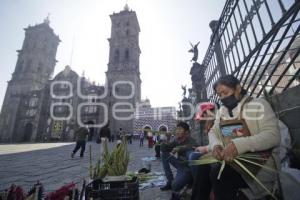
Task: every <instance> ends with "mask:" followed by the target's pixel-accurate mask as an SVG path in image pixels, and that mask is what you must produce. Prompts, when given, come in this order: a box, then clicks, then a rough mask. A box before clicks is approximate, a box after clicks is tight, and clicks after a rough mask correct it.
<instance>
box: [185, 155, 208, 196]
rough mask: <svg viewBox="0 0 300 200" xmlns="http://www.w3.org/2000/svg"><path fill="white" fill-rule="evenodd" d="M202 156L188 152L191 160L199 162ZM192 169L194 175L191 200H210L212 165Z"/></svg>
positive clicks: (192, 167)
mask: <svg viewBox="0 0 300 200" xmlns="http://www.w3.org/2000/svg"><path fill="white" fill-rule="evenodd" d="M201 155H202V154H201V153H199V152H191V153H190V152H188V158H189V160H198V159H199V158H200V157H201ZM190 168H191V172H192V175H193V190H192V197H191V200H210V192H211V184H210V178H209V173H210V165H192V166H190Z"/></svg>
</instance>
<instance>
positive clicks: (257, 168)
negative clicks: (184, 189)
mask: <svg viewBox="0 0 300 200" xmlns="http://www.w3.org/2000/svg"><path fill="white" fill-rule="evenodd" d="M214 90H215V92H216V93H217V95H218V96H219V99H220V101H221V102H222V104H223V105H222V106H221V107H220V109H219V111H218V113H217V115H216V119H215V122H214V126H213V127H212V129H211V130H210V132H209V134H208V135H209V143H210V149H211V150H212V155H213V156H214V157H215V158H216V159H217V160H219V161H220V162H218V163H216V164H213V165H212V166H211V171H210V179H211V183H212V188H213V191H214V194H215V199H216V200H233V199H236V198H237V192H238V190H239V189H240V188H244V187H248V188H250V189H251V190H252V192H257V194H262V193H264V191H266V190H267V191H270V190H269V189H270V188H271V186H272V185H273V182H274V179H276V176H274V174H271V173H267V172H266V170H262V166H268V167H270V168H272V169H275V166H276V165H275V160H276V159H274V157H277V155H276V153H275V151H273V150H274V147H276V146H277V145H278V144H279V142H280V134H279V127H278V120H277V118H276V116H275V113H274V112H273V110H272V108H271V106H270V104H269V103H268V102H267V101H266V100H264V99H261V98H259V99H258V98H257V99H253V98H251V97H249V96H248V95H247V91H246V90H244V89H243V88H242V87H241V85H240V82H239V80H238V79H237V78H235V77H234V76H232V75H226V76H223V77H220V78H219V79H218V80H217V81H216V83H215V84H214ZM242 155H243V156H244V157H243V159H241V157H240V156H242ZM245 158H249V159H250V160H252V161H253V162H254V161H255V162H256V163H258V164H257V165H254V164H253V163H249V162H246V161H247V159H245ZM222 163H224V164H223V165H222ZM225 163H226V165H225ZM221 166H222V167H221ZM224 166H225V167H224ZM241 166H243V167H241ZM245 166H246V168H244V167H245ZM223 167H224V168H223ZM245 169H246V170H245ZM248 169H249V171H251V173H248V172H247V171H248ZM220 172H221V173H220ZM250 174H252V175H253V174H254V175H255V177H256V178H257V179H259V180H260V181H261V182H262V183H263V184H260V185H259V184H257V181H255V180H256V178H255V177H254V176H251V175H250ZM262 185H263V186H264V187H265V188H266V189H265V188H264V187H261V186H262ZM269 194H270V193H269Z"/></svg>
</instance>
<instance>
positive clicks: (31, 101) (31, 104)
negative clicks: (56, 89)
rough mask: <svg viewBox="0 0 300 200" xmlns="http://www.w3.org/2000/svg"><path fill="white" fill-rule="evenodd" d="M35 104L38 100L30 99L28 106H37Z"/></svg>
mask: <svg viewBox="0 0 300 200" xmlns="http://www.w3.org/2000/svg"><path fill="white" fill-rule="evenodd" d="M37 102H38V98H31V99H30V101H29V106H30V107H34V106H36V105H37Z"/></svg>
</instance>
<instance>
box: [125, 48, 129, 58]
mask: <svg viewBox="0 0 300 200" xmlns="http://www.w3.org/2000/svg"><path fill="white" fill-rule="evenodd" d="M125 60H129V49H126V50H125Z"/></svg>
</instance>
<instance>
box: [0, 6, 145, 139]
mask: <svg viewBox="0 0 300 200" xmlns="http://www.w3.org/2000/svg"><path fill="white" fill-rule="evenodd" d="M110 18H111V22H112V26H111V36H110V38H109V39H108V41H109V47H110V48H109V62H108V68H107V71H106V83H105V84H103V85H102V86H99V85H95V84H93V83H91V82H89V81H88V80H86V79H85V77H84V76H79V75H78V74H77V73H76V72H75V71H73V70H72V69H71V67H70V66H66V67H65V69H64V70H63V71H61V72H60V73H58V74H57V75H56V76H55V77H54V78H52V75H53V72H54V68H55V65H56V62H57V61H56V59H55V58H56V51H57V48H58V45H59V43H60V39H59V37H58V35H56V34H55V33H54V31H53V29H52V28H51V27H50V25H49V20H48V19H45V20H44V22H43V23H41V24H38V25H35V26H28V27H27V28H25V29H24V30H25V39H24V42H23V46H22V48H21V50H19V51H17V52H18V59H17V63H16V67H15V70H14V73H13V74H12V78H11V80H10V81H8V86H7V90H6V94H5V98H4V102H3V105H2V109H1V114H0V142H34V141H45V140H47V141H48V140H61V141H68V140H72V139H74V131H75V130H76V128H78V127H79V126H82V125H83V124H88V125H89V127H90V136H89V137H90V139H92V138H93V137H94V135H95V133H96V132H97V131H98V129H99V128H100V127H102V126H103V125H105V124H106V123H108V122H109V123H110V128H111V130H112V133H113V134H115V133H116V132H117V131H118V130H119V128H122V129H123V130H125V131H128V132H130V131H133V129H134V128H133V118H134V110H135V109H136V106H137V104H138V103H139V102H140V101H141V79H140V69H139V67H140V66H139V57H140V53H141V51H140V47H139V32H140V27H139V23H138V19H137V16H136V13H135V12H134V11H132V10H130V9H129V8H128V6H125V8H124V10H122V11H120V12H119V13H114V14H112V15H110Z"/></svg>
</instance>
